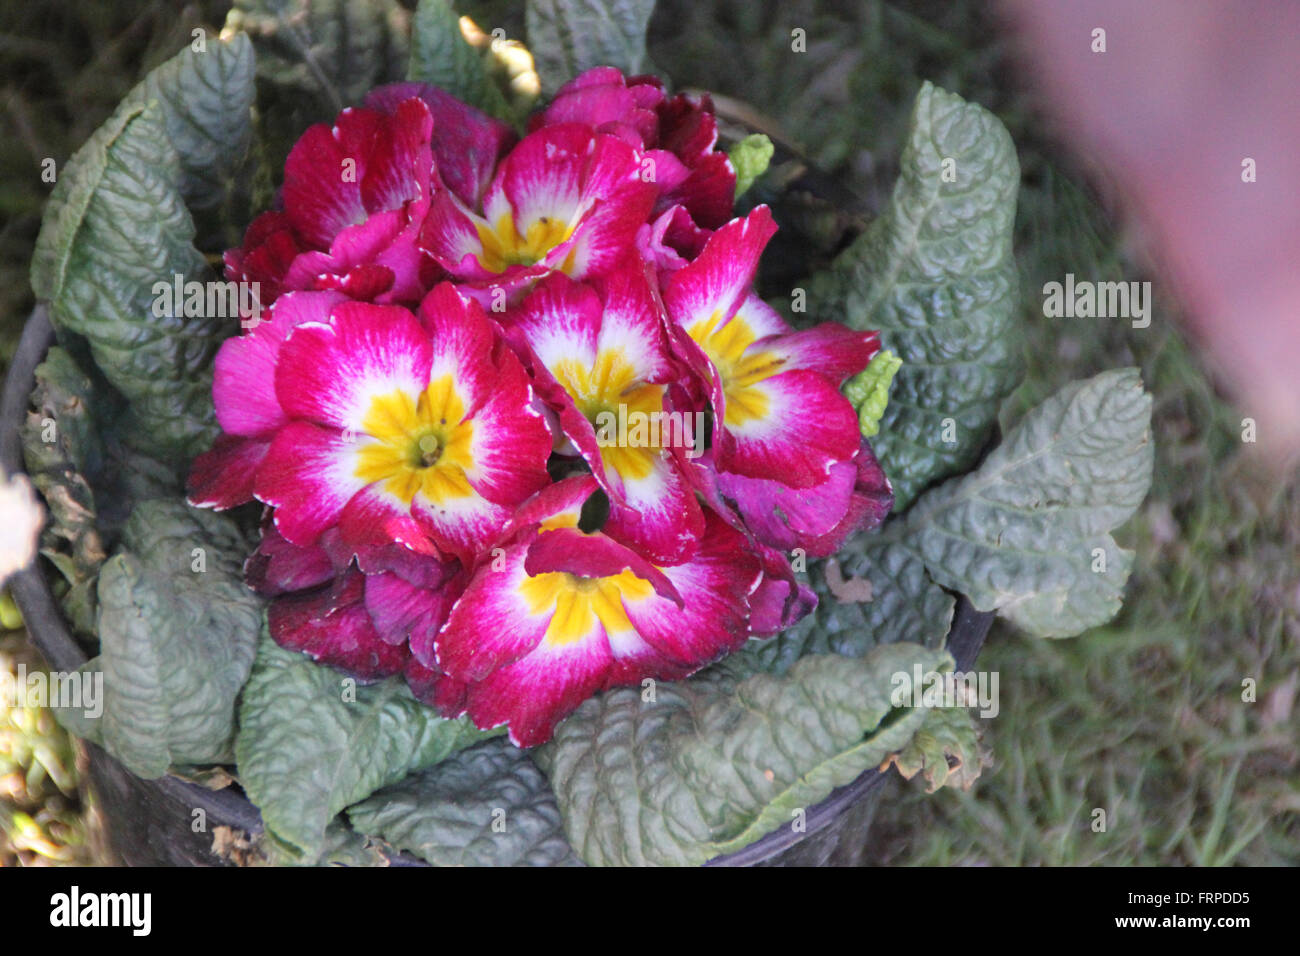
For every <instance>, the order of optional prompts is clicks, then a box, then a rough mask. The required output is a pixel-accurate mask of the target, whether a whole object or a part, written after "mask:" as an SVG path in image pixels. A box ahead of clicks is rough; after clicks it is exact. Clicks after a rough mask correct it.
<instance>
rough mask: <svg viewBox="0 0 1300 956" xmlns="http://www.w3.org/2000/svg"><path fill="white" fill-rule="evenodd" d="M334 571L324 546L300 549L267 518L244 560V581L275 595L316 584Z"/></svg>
mask: <svg viewBox="0 0 1300 956" xmlns="http://www.w3.org/2000/svg"><path fill="white" fill-rule="evenodd" d="M337 570H338V568H337V567H336V565H335V563H334V561H333V560H332V559H331V558H330V555H329V553H328V552H327V551H325V549H323V548H319V547H310V548H300V547H298V546H297V545H296V544H293V543H292V542H290V541H288V540H286V539H285V537H284V536H283V535H281V534H280V532H279V531H277V530H276V529H275V524H274V523H273V522H269V521H268V522H265V523H264V524H263V526H262V540H261V543H260V544H259V545H258V546H257V550H256V551H254V552H253V553H252V554H251V555H250V556H249V558H248V560H247V561H245V562H244V580H245V581H246V582H248V586H249V587H251V588H252V589H253V590H254V591H257V592H258V593H259V594H267V595H278V594H287V593H289V592H290V591H304V590H307V589H309V588H314V587H318V586H320V585H322V584H324V583H326V582H327V581H329V580H331V579H332V578H333V577H334V575H335V572H336V571H337Z"/></svg>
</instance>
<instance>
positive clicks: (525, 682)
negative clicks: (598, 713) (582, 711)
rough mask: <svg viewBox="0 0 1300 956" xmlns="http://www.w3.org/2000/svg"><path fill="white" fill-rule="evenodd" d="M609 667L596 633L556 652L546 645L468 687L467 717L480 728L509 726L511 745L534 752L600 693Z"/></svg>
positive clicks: (609, 659) (607, 653)
mask: <svg viewBox="0 0 1300 956" xmlns="http://www.w3.org/2000/svg"><path fill="white" fill-rule="evenodd" d="M611 663H612V654H611V652H610V647H609V642H608V641H606V640H604V639H603V635H601V634H600V633H599V627H598V628H597V633H596V634H594V635H592V636H591V637H589V638H587V639H584V640H579V641H575V642H573V643H571V644H565V645H563V646H560V647H553V646H550V645H546V646H544V647H542V648H539V649H538V650H536V651H533V652H532V653H530V654H528V655H527V656H525V657H523V658H522V659H520V660H518V661H516V662H514V663H513V664H510V665H507V666H506V667H503V668H501V669H500V670H497V671H494V672H492V673H491V674H489V675H488V676H487V677H485V678H484V679H483V680H481V681H478V682H476V683H473V684H471V685H470V686H469V691H468V699H467V701H466V712H467V713H468V714H469V716H470V719H471V720H473V721H474V724H475V726H477V727H479V728H481V729H484V730H486V729H489V728H491V727H499V726H501V725H502V724H506V723H508V724H509V736H510V742H511V743H513V744H514V745H515V746H516V747H533V746H536V745H538V744H542V743H545V742H546V741H547V740H550V738H551V734H552V733H554V732H555V725H556V724H558V723H559V722H560V721H561V720H563V719H564V718H565V717H567V716H568V715H569V714H571V713H573V711H575V710H576V709H577V708H578V705H579V704H581V703H582V702H583V701H584V700H586V699H587V698H588V697H590V696H591V695H592V694H594V693H595V692H596V691H598V690H600V689H601V687H603V686H604V684H605V675H606V672H607V671H608V669H609V666H610V664H611Z"/></svg>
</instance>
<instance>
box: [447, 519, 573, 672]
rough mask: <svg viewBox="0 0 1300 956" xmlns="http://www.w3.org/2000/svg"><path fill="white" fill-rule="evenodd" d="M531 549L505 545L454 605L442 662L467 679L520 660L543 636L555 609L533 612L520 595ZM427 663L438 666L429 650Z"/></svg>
mask: <svg viewBox="0 0 1300 956" xmlns="http://www.w3.org/2000/svg"><path fill="white" fill-rule="evenodd" d="M524 554H525V548H524V547H523V546H522V545H515V546H513V547H509V548H505V549H503V551H502V552H501V554H500V556H499V557H497V556H494V560H493V561H492V562H491V563H485V564H483V565H481V566H480V567H479V569H478V570H477V571H476V572H475V574H474V576H473V577H472V578H471V579H470V581H469V584H468V585H467V586H466V588H465V591H464V593H463V594H461V596H460V598H459V599H458V600H457V601H456V603H455V604H454V605H453V606H452V609H451V613H450V615H449V616H448V618H447V623H446V625H445V626H444V627H443V629H442V631H441V632H440V633H439V634H438V636H437V638H436V643H435V649H436V654H437V665H438V666H439V667H441V668H442V669H443V670H444V671H446V672H447V673H449V674H451V675H453V676H455V677H457V678H459V679H461V680H465V681H470V682H473V681H478V680H482V679H483V678H485V677H487V676H488V675H489V674H491V673H492V672H493V671H494V670H496V669H497V668H499V667H502V666H503V665H505V664H508V663H510V662H511V661H516V660H519V659H520V658H521V657H523V656H524V655H525V654H527V653H528V652H529V651H531V650H532V649H533V648H535V647H536V646H537V645H538V644H539V643H540V642H541V640H542V637H543V635H545V633H546V628H547V626H548V625H549V624H550V621H551V613H552V610H553V609H550V608H548V609H544V610H543V611H540V612H538V613H536V614H534V613H532V611H531V610H530V608H529V607H528V604H527V602H526V601H525V599H524V597H523V595H522V594H521V593H520V586H521V585H522V583H523V582H524V580H525V579H526V578H527V577H528V574H527V572H526V571H525V570H524ZM421 657H422V658H423V659H424V663H426V664H432V663H434V662H433V661H430V660H428V658H427V654H422V655H421Z"/></svg>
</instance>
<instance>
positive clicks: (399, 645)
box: [244, 520, 465, 708]
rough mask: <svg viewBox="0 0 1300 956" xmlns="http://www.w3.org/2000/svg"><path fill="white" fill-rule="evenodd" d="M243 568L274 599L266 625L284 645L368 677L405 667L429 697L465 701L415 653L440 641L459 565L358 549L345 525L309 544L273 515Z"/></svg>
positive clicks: (383, 549) (402, 552)
mask: <svg viewBox="0 0 1300 956" xmlns="http://www.w3.org/2000/svg"><path fill="white" fill-rule="evenodd" d="M244 570H245V576H246V578H247V580H248V583H249V586H250V587H252V588H253V589H254V590H255V591H257V592H259V593H260V594H264V595H266V596H267V597H270V598H271V604H270V607H269V609H268V611H267V625H268V627H269V629H270V632H271V637H272V638H273V639H274V640H275V641H276V643H277V644H279V645H280V646H281V647H284V648H286V649H289V650H296V651H301V652H302V653H304V654H307V655H308V656H310V657H311V658H312V659H313V660H316V661H319V662H320V663H322V664H326V665H328V666H330V667H334V668H336V669H338V670H342V671H345V672H347V673H349V674H351V675H352V676H354V677H356V678H358V679H360V680H376V679H379V678H383V677H389V676H392V675H393V674H402V673H404V674H406V676H407V679H408V681H409V682H410V683H411V685H412V689H413V690H414V691H415V692H416V695H417V696H419V697H420V698H421V699H423V700H425V701H426V702H427V703H430V704H436V705H438V706H442V707H448V708H455V707H458V706H460V705H461V703H462V701H463V697H464V688H463V686H461V685H460V684H459V683H458V682H457V681H455V680H453V679H451V678H449V677H447V676H446V675H444V674H442V673H441V672H439V671H437V670H434V669H431V668H428V667H425V666H424V665H422V664H420V663H419V662H418V661H416V660H415V659H414V658H413V657H412V656H411V653H410V644H411V642H413V641H414V642H422V643H426V644H427V643H428V642H430V641H432V639H433V635H434V634H436V633H437V631H438V629H439V628H440V627H441V626H442V624H443V623H444V622H445V621H446V619H447V613H448V611H450V609H451V605H452V603H453V602H454V601H455V599H456V598H457V597H458V596H459V594H460V592H461V591H462V590H463V589H464V584H465V575H464V573H463V572H462V570H461V565H460V562H458V561H455V560H441V559H438V558H434V557H429V556H427V555H420V554H416V553H414V552H412V551H410V550H409V549H407V548H405V547H402V546H401V545H382V546H378V547H368V548H362V549H360V551H357V550H356V549H353V548H348V547H346V546H345V545H344V544H343V542H342V539H341V537H340V535H339V533H338V531H337V530H336V529H335V530H331V531H328V532H326V533H325V534H323V535H321V539H320V542H319V543H318V544H316V545H313V546H312V547H309V548H301V547H298V546H297V545H295V544H293V543H291V542H290V541H288V540H286V539H285V538H284V537H283V536H282V535H281V534H280V533H279V532H278V531H277V530H276V529H275V525H274V523H273V522H271V521H269V520H268V521H266V522H265V523H264V525H263V528H262V542H261V544H260V545H259V546H258V549H257V551H255V552H254V553H253V555H252V556H251V557H250V558H249V559H248V562H247V563H246V565H245V569H244Z"/></svg>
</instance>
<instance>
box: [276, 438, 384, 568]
mask: <svg viewBox="0 0 1300 956" xmlns="http://www.w3.org/2000/svg"><path fill="white" fill-rule="evenodd" d="M355 457H356V444H355V442H350V441H348V440H346V439H345V438H344V436H343V435H342V434H340V433H339V432H337V431H332V430H329V429H324V428H319V427H317V426H315V425H311V424H308V423H307V422H291V423H290V424H289V425H287V426H285V427H284V428H283V429H281V430H280V433H279V434H278V435H276V437H275V441H273V442H272V443H271V448H270V451H268V452H267V455H266V459H265V460H264V461H263V463H262V467H261V468H260V469H258V472H257V479H256V482H255V486H254V491H255V492H256V494H257V497H258V500H260V501H263V502H265V503H266V504H268V505H271V506H273V507H274V508H275V509H276V512H275V526H276V527H277V528H278V529H279V530H280V533H281V534H283V535H284V536H285V537H286V538H288V539H289V540H290V541H292V542H293V543H294V544H297V545H300V546H302V547H308V546H310V545H313V544H315V543H316V539H317V538H318V537H319V536H320V534H321V532H322V531H324V530H325V529H326V528H328V527H330V526H331V525H333V524H335V523H336V522H337V521H338V519H339V516H340V515H341V514H342V513H343V508H344V506H345V505H346V504H347V503H348V501H349V500H351V498H352V496H353V495H355V494H356V493H357V492H358V491H360V490H361V489H362V488H364V487H365V486H366V484H367V483H366V482H364V481H362V480H361V479H359V478H357V477H356V465H355Z"/></svg>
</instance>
